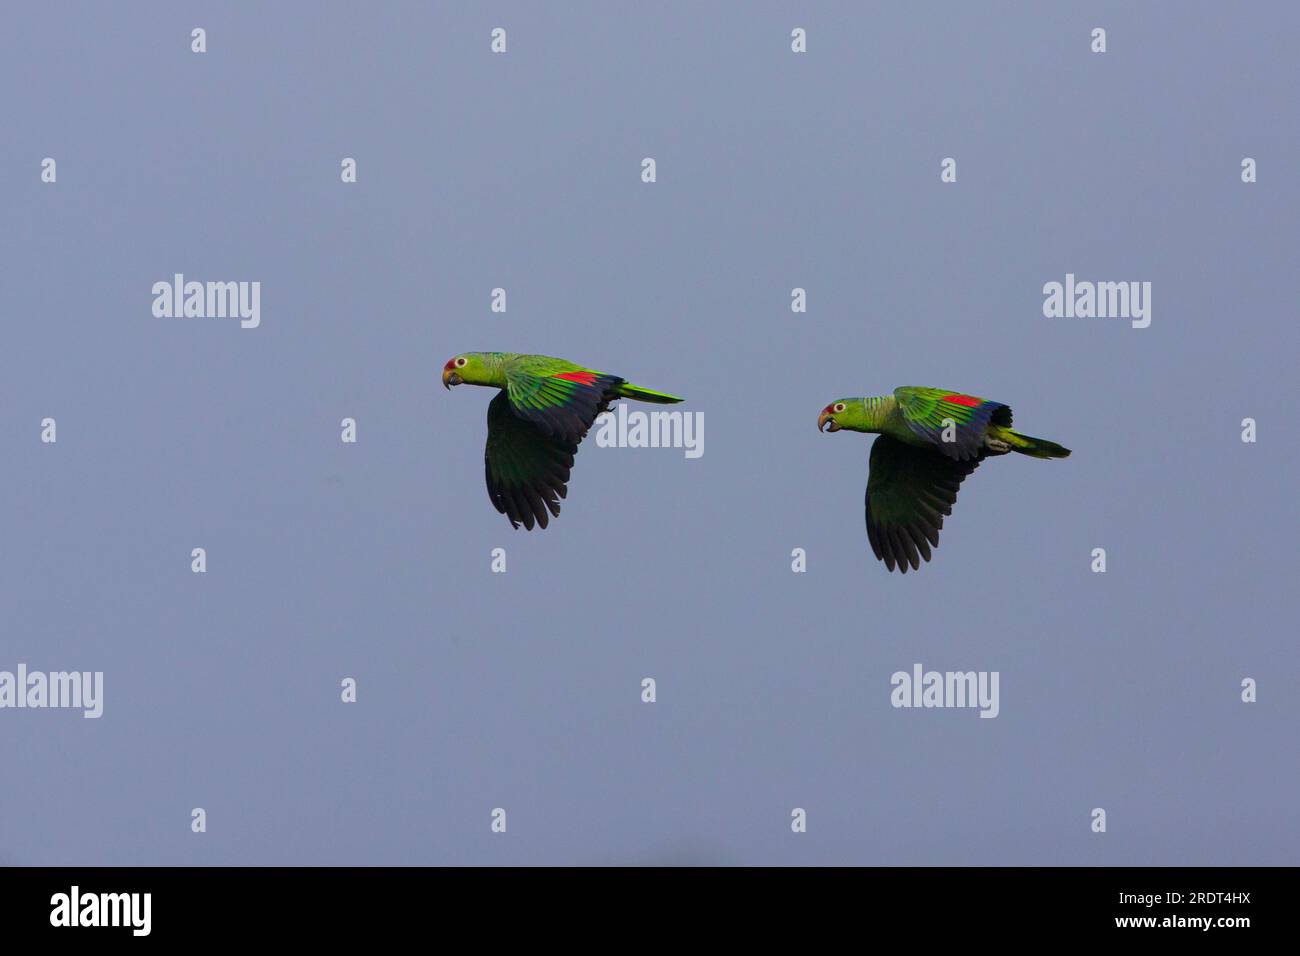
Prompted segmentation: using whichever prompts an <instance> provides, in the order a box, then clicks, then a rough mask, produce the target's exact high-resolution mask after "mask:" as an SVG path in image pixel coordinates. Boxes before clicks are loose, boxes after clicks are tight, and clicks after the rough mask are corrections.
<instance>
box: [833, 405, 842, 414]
mask: <svg viewBox="0 0 1300 956" xmlns="http://www.w3.org/2000/svg"><path fill="white" fill-rule="evenodd" d="M833 411H834V412H835V414H837V415H838V414H839V413H840V412H842V411H844V403H843V402H836V403H835V408H834V409H833Z"/></svg>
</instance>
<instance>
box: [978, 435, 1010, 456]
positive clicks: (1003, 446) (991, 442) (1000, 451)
mask: <svg viewBox="0 0 1300 956" xmlns="http://www.w3.org/2000/svg"><path fill="white" fill-rule="evenodd" d="M984 447H985V448H987V449H988V450H989V451H990V452H992V453H993V454H995V455H1005V454H1007V453H1008V452H1010V451H1011V446H1010V445H1008V444H1007V443H1006V442H1004V441H1001V440H1000V439H997V438H985V439H984Z"/></svg>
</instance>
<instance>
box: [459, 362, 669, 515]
mask: <svg viewBox="0 0 1300 956" xmlns="http://www.w3.org/2000/svg"><path fill="white" fill-rule="evenodd" d="M442 384H443V387H444V388H446V389H448V390H450V389H451V387H452V386H453V385H461V384H465V385H485V386H488V387H490V388H496V389H500V391H498V392H497V394H496V396H495V397H494V398H493V399H492V401H491V402H489V403H488V413H487V425H488V435H487V449H486V450H485V451H484V454H483V458H484V462H485V465H486V469H485V470H486V473H487V490H488V498H489V499H491V501H492V504H493V506H494V507H495V508H496V509H497V511H499V512H501V513H502V514H503V515H505V516H506V518H508V519H509V521H510V526H511V527H512V528H516V529H517V528H518V527H519V525H520V524H521V523H522V524H523V526H524V528H526V529H527V530H529V531H532V530H533V527H534V525H537V526H540V527H542V528H545V527H546V526H547V523H548V522H549V520H550V518H551V517H552V516H553V517H559V514H560V501H559V499H560V498H563V497H565V496H566V495H567V494H568V482H569V470H570V469H571V468H572V467H573V456H574V455H575V454H577V451H578V443H579V442H580V441H582V439H583V436H585V435H586V434H587V430H588V429H589V428H591V423H592V422H593V421H595V419H596V416H597V415H599V414H600V413H601V412H604V411H605V410H606V409H608V408H609V406H610V404H611V403H612V402H615V401H617V400H618V399H620V398H634V399H637V400H638V401H642V402H653V403H655V404H657V405H673V404H676V403H677V402H680V401H682V399H680V398H678V397H677V396H676V395H668V394H665V393H664V392H656V391H652V390H651V389H648V388H642V387H641V386H639V385H633V384H632V383H630V382H628V381H627V380H626V379H623V378H621V377H619V376H618V375H610V374H609V373H608V372H598V371H596V370H595V369H590V368H587V367H586V366H583V365H576V364H574V363H573V362H569V361H567V360H565V359H558V358H551V357H549V356H546V355H521V354H518V353H515V352H462V353H461V354H459V355H457V356H455V357H453V358H451V359H448V361H447V364H446V365H444V366H443V367H442ZM548 511H549V512H550V514H549V515H548V514H547V512H548Z"/></svg>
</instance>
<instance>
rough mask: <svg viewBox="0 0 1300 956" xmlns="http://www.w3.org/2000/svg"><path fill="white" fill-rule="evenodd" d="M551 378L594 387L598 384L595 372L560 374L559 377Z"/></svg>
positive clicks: (553, 376)
mask: <svg viewBox="0 0 1300 956" xmlns="http://www.w3.org/2000/svg"><path fill="white" fill-rule="evenodd" d="M551 378H562V379H565V380H566V381H570V382H577V383H578V384H579V385H594V384H595V383H596V373H595V372H560V373H559V374H558V375H552V376H551Z"/></svg>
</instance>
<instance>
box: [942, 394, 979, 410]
mask: <svg viewBox="0 0 1300 956" xmlns="http://www.w3.org/2000/svg"><path fill="white" fill-rule="evenodd" d="M939 401H941V402H951V403H952V404H953V405H965V406H966V407H967V408H974V407H976V406H977V405H982V404H984V403H983V402H982V401H981V400H980V399H978V398H976V397H975V396H974V395H945V396H944V397H943V398H941V399H939Z"/></svg>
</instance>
